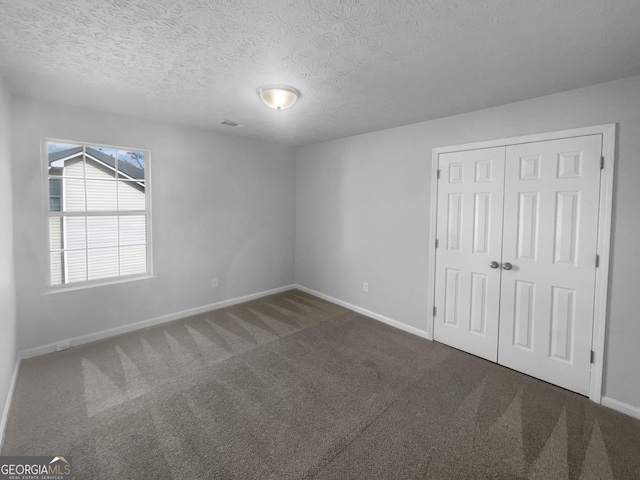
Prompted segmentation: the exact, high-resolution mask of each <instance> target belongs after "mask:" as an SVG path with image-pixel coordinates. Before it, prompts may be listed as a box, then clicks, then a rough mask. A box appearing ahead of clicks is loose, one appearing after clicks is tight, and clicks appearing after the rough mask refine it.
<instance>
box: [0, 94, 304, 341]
mask: <svg viewBox="0 0 640 480" xmlns="http://www.w3.org/2000/svg"><path fill="white" fill-rule="evenodd" d="M12 113H13V115H12V125H13V129H12V152H13V153H12V165H11V167H12V181H13V203H14V216H15V235H14V240H15V267H16V286H17V315H18V323H19V332H18V346H19V348H20V349H21V350H23V349H29V348H34V347H39V346H42V345H46V344H49V343H53V342H56V341H58V340H62V339H67V338H72V337H75V336H80V335H85V334H90V333H93V332H97V331H101V330H106V329H110V328H116V327H121V326H123V325H126V324H130V323H134V322H138V321H144V320H149V319H153V318H156V317H160V316H163V315H168V314H172V313H176V312H180V311H184V310H186V309H190V308H197V307H200V306H204V305H209V304H212V303H215V302H218V301H223V300H227V299H232V298H236V297H239V296H243V295H248V294H253V293H257V292H261V291H265V290H269V289H273V288H278V287H282V286H285V285H289V284H292V283H293V282H294V253H293V252H294V246H295V160H294V151H293V149H292V148H290V147H285V146H280V145H275V144H270V143H266V142H259V141H251V140H247V139H241V138H238V137H235V136H233V135H228V134H217V133H212V132H207V131H202V130H195V129H188V128H182V127H177V126H172V125H168V124H162V123H154V122H149V121H144V120H139V119H135V118H130V117H125V116H119V115H113V114H107V113H102V112H97V111H91V110H85V109H80V108H76V107H69V106H62V105H56V104H49V103H43V102H39V101H36V100H31V99H26V98H21V97H14V98H13V101H12ZM42 137H50V138H56V139H63V140H75V141H79V142H89V143H96V144H107V145H116V146H124V147H131V148H140V149H148V150H150V151H151V180H152V186H151V187H152V228H153V241H152V247H153V264H154V274H155V278H153V279H149V280H140V281H135V282H130V283H124V284H119V285H111V286H103V287H95V288H90V289H85V290H78V291H73V292H66V293H47V292H48V287H47V279H48V252H47V223H46V215H45V208H46V203H45V200H46V196H45V195H44V194H43V191H42V190H43V189H42V185H43V177H42V163H41V162H42V160H41V158H40V139H41V138H42ZM3 171H4V169H3ZM5 178H6V177H5ZM3 194H4V192H3ZM3 203H4V202H3ZM3 214H4V210H3ZM3 223H4V222H3ZM3 242H4V241H3ZM3 244H4V243H3ZM2 251H4V250H2ZM3 255H4V253H3ZM213 277H218V278H219V283H220V286H219V288H217V289H215V290H214V289H212V288H211V279H212V278H213Z"/></svg>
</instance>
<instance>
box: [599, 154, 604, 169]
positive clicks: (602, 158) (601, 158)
mask: <svg viewBox="0 0 640 480" xmlns="http://www.w3.org/2000/svg"><path fill="white" fill-rule="evenodd" d="M602 169H604V155H602V156H601V157H600V170H602Z"/></svg>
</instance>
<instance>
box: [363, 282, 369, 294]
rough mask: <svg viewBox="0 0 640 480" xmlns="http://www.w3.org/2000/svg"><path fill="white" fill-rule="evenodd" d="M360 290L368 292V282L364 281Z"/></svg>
mask: <svg viewBox="0 0 640 480" xmlns="http://www.w3.org/2000/svg"><path fill="white" fill-rule="evenodd" d="M362 291H363V292H369V282H364V283H363V284H362Z"/></svg>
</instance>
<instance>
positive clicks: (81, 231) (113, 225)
mask: <svg viewBox="0 0 640 480" xmlns="http://www.w3.org/2000/svg"><path fill="white" fill-rule="evenodd" d="M63 177H64V179H63V188H62V202H63V203H62V204H63V210H64V211H69V212H79V211H84V210H85V181H86V192H87V194H86V195H87V196H86V208H87V213H88V216H87V217H86V223H85V217H65V218H64V220H63V221H62V224H63V225H64V227H63V228H62V229H61V227H60V221H59V220H58V219H57V218H52V219H51V225H50V232H51V234H50V241H51V249H52V253H51V259H52V260H51V278H52V283H53V284H54V285H55V284H60V283H64V279H63V278H62V276H63V275H62V266H63V264H64V265H65V271H66V277H67V279H66V283H71V282H79V281H85V280H95V279H99V278H106V277H113V276H118V274H119V275H130V274H136V273H144V272H146V270H147V256H146V225H145V222H146V220H145V216H144V215H133V216H123V217H120V220H119V222H118V217H116V216H91V212H92V211H105V210H107V211H116V210H120V211H132V210H145V192H144V190H143V188H142V187H141V186H140V185H138V184H137V183H136V182H131V181H124V180H116V179H115V176H114V172H113V171H112V170H111V169H109V168H108V167H105V166H103V165H101V164H99V163H96V162H95V161H93V160H91V159H89V158H88V159H87V162H86V164H84V165H83V162H82V159H81V158H78V159H72V160H67V161H66V162H65V167H64V171H63ZM85 178H86V180H85ZM118 223H119V225H118ZM118 227H119V228H118ZM61 230H63V232H61ZM118 231H119V232H120V238H118ZM85 232H87V233H88V238H87V237H85ZM87 240H88V243H89V251H88V255H87V251H86V250H85V245H86V242H87ZM62 244H64V246H65V248H68V249H81V250H71V251H68V252H66V253H65V255H66V262H65V261H64V259H63V258H62V256H61V255H60V254H59V253H57V252H55V251H53V250H54V249H55V248H60V245H62ZM118 254H119V257H120V265H119V267H120V268H119V271H118ZM87 259H88V262H89V278H87V271H86V265H87Z"/></svg>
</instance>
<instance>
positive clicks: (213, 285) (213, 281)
mask: <svg viewBox="0 0 640 480" xmlns="http://www.w3.org/2000/svg"><path fill="white" fill-rule="evenodd" d="M211 288H218V279H217V278H212V279H211Z"/></svg>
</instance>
